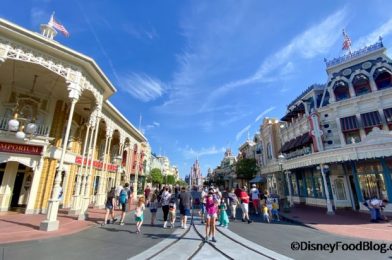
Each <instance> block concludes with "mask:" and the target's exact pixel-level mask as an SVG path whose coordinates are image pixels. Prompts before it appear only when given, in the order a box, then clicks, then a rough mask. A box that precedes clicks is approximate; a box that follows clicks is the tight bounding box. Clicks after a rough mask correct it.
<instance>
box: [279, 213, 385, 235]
mask: <svg viewBox="0 0 392 260" xmlns="http://www.w3.org/2000/svg"><path fill="white" fill-rule="evenodd" d="M281 215H282V216H283V217H285V218H287V219H289V220H292V221H294V222H298V223H301V224H304V225H306V226H308V227H312V228H315V229H318V230H322V231H325V232H328V233H332V234H337V235H342V236H349V237H356V238H363V239H368V240H369V239H374V240H383V241H392V222H391V217H389V221H388V222H380V223H371V222H370V215H369V214H368V213H363V212H356V211H352V210H337V211H336V212H335V215H328V214H327V213H326V209H325V208H318V207H309V206H299V205H296V206H295V207H293V208H291V211H290V212H289V213H285V212H282V214H281Z"/></svg>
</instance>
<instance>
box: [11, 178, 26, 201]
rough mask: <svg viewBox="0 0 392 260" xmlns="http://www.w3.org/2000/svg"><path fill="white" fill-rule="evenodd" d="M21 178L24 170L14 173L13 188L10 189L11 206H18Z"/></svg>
mask: <svg viewBox="0 0 392 260" xmlns="http://www.w3.org/2000/svg"><path fill="white" fill-rule="evenodd" d="M23 178H24V172H18V173H16V177H15V183H14V188H13V190H12V199H11V208H14V207H18V202H19V197H20V191H21V189H22V183H23Z"/></svg>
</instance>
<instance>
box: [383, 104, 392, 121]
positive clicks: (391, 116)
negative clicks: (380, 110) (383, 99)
mask: <svg viewBox="0 0 392 260" xmlns="http://www.w3.org/2000/svg"><path fill="white" fill-rule="evenodd" d="M384 116H385V119H386V120H387V123H388V124H392V108H386V109H384Z"/></svg>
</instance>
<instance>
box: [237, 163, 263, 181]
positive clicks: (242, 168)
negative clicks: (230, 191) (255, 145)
mask: <svg viewBox="0 0 392 260" xmlns="http://www.w3.org/2000/svg"><path fill="white" fill-rule="evenodd" d="M258 169H259V167H258V166H257V162H256V159H242V160H239V161H238V162H237V165H236V173H237V178H240V179H248V180H250V179H252V178H253V177H255V175H256V173H257V171H258Z"/></svg>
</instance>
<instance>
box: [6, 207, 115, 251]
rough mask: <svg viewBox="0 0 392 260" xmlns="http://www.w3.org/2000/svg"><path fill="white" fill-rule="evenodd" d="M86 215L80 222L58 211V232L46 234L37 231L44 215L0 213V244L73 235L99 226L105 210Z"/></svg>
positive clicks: (90, 210) (97, 210) (90, 211)
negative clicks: (86, 218) (86, 217)
mask: <svg viewBox="0 0 392 260" xmlns="http://www.w3.org/2000/svg"><path fill="white" fill-rule="evenodd" d="M88 215H89V218H88V220H86V221H80V220H77V218H76V217H73V216H68V215H67V210H59V215H58V220H59V221H60V228H59V230H56V231H51V232H47V231H41V230H39V226H40V223H41V221H43V220H45V218H46V215H44V214H34V215H26V214H21V213H16V212H7V213H2V214H1V215H0V234H1V236H0V244H7V243H14V242H21V241H28V240H38V239H47V238H51V237H58V236H64V235H70V234H74V233H77V232H80V231H82V230H85V229H87V228H89V227H91V226H95V225H98V224H101V223H102V222H103V220H104V218H105V210H104V209H93V208H90V209H89V210H88ZM116 215H120V211H117V210H116Z"/></svg>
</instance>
